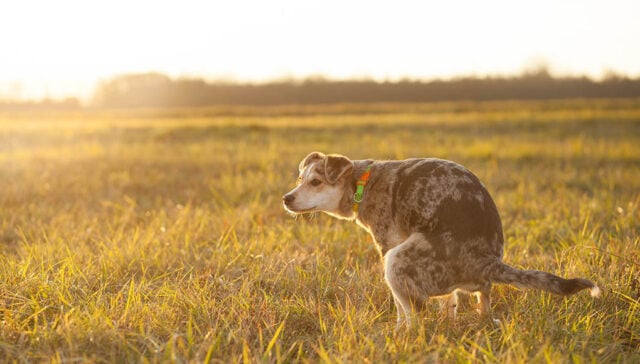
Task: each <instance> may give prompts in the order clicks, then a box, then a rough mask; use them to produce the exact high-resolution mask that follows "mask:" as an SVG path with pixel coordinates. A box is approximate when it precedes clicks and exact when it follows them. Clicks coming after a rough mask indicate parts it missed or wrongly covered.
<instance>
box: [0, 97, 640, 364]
mask: <svg viewBox="0 0 640 364" xmlns="http://www.w3.org/2000/svg"><path fill="white" fill-rule="evenodd" d="M312 150H319V151H324V152H332V153H342V154H345V155H348V156H349V157H351V158H353V159H359V158H378V159H400V158H407V157H414V156H434V157H440V158H447V159H452V160H455V161H457V162H459V163H461V164H463V165H465V166H467V167H468V168H469V169H471V170H472V171H474V172H475V173H476V174H477V175H478V176H479V177H480V179H481V180H483V181H484V183H485V185H486V186H487V188H488V189H489V191H490V192H491V193H492V195H493V196H494V199H495V201H496V204H497V205H498V209H499V211H500V212H501V216H502V220H503V225H504V229H505V236H506V239H507V244H506V246H505V261H507V262H509V263H510V264H512V265H515V266H518V267H526V268H530V269H540V270H546V271H551V272H554V273H557V274H559V275H563V276H571V277H574V276H579V277H585V278H589V279H592V280H594V281H595V282H597V283H598V284H600V285H602V286H603V287H604V289H605V294H604V295H603V297H602V298H600V299H597V300H594V299H592V298H591V297H590V296H589V295H588V294H587V293H586V292H582V293H580V294H578V295H576V296H572V297H569V298H559V297H555V296H552V295H550V294H547V293H543V292H538V291H522V290H518V289H516V288H514V287H511V286H504V285H496V286H494V288H493V291H492V296H493V309H494V313H495V316H496V317H497V318H499V319H500V320H501V322H502V323H501V324H500V326H498V327H494V326H492V325H488V324H487V323H486V322H483V321H481V320H479V318H478V316H477V314H476V313H475V312H474V310H473V304H472V300H471V299H470V298H469V299H466V298H465V297H464V296H463V297H461V304H462V307H461V308H460V310H459V312H460V317H459V322H457V323H456V324H455V325H451V324H449V323H448V322H447V321H446V320H445V318H444V317H443V314H442V313H441V312H440V310H439V308H438V304H437V302H434V303H433V305H432V306H431V307H429V308H428V309H427V311H426V312H425V313H424V315H423V316H422V317H423V319H422V321H421V324H420V325H419V327H417V328H413V329H411V330H401V331H399V332H394V328H395V315H396V313H395V308H393V304H392V302H391V298H390V295H389V292H388V290H387V288H386V286H385V284H384V281H383V277H382V266H381V260H380V257H379V256H378V254H377V252H376V251H375V248H374V246H373V243H372V242H371V240H370V238H369V237H368V236H367V235H366V234H365V233H364V232H363V231H362V230H360V229H359V228H358V227H357V226H356V225H355V224H354V223H348V222H344V221H337V220H334V219H331V218H329V217H328V216H324V215H321V214H317V215H315V216H312V217H309V218H298V219H293V218H292V217H290V216H289V215H287V214H286V213H285V212H284V211H283V209H282V206H281V196H282V195H283V194H284V193H285V192H286V191H288V190H289V189H290V188H291V187H292V186H293V184H294V182H295V178H296V174H297V170H296V167H297V164H298V162H299V161H300V159H301V158H303V157H304V156H305V155H306V154H307V153H308V152H310V151H312ZM0 188H1V190H0V320H1V323H0V358H4V359H8V360H16V361H33V362H41V361H48V360H50V359H53V361H56V362H78V361H80V362H82V361H94V362H130V361H133V362H138V361H140V362H146V361H149V362H165V361H168V362H207V361H210V362H220V363H228V362H299V361H303V362H304V361H308V362H364V363H380V362H467V361H471V362H495V363H519V362H534V363H536V362H553V363H563V362H575V363H584V362H597V363H606V362H628V363H632V362H639V361H640V353H639V351H640V100H617V101H611V100H588V101H581V100H573V101H546V102H494V103H491V102H488V103H436V104H419V105H414V104H408V105H329V106H308V107H302V106H298V107H271V108H250V107H245V108H215V109H196V110H169V111H139V110H138V111H95V110H86V111H77V112H56V113H45V112H38V113H36V112H32V113H29V112H20V113H0Z"/></svg>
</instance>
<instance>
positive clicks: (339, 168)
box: [324, 154, 353, 185]
mask: <svg viewBox="0 0 640 364" xmlns="http://www.w3.org/2000/svg"><path fill="white" fill-rule="evenodd" d="M349 172H353V162H352V161H351V160H350V159H349V158H347V157H345V156H343V155H339V154H330V155H328V156H326V158H325V160H324V177H325V178H326V179H327V183H329V184H331V185H332V184H334V183H336V182H338V179H340V177H342V176H344V175H345V174H347V173H349Z"/></svg>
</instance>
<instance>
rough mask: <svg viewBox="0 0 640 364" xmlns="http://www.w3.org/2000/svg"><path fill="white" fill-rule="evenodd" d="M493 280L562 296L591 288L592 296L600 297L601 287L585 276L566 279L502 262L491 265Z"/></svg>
mask: <svg viewBox="0 0 640 364" xmlns="http://www.w3.org/2000/svg"><path fill="white" fill-rule="evenodd" d="M490 276H491V281H492V282H495V283H506V284H513V285H515V286H517V287H520V288H535V289H541V290H545V291H548V292H551V293H553V294H557V295H560V296H569V295H572V294H575V293H577V292H579V291H582V290H583V289H587V288H589V289H590V290H591V292H590V293H591V296H592V297H599V296H600V294H601V290H600V287H598V286H596V284H595V283H593V282H591V281H590V280H588V279H584V278H573V279H564V278H561V277H558V276H556V275H553V274H551V273H547V272H541V271H538V270H520V269H517V268H514V267H511V266H509V265H507V264H504V263H502V262H495V264H493V266H492V267H491V273H490Z"/></svg>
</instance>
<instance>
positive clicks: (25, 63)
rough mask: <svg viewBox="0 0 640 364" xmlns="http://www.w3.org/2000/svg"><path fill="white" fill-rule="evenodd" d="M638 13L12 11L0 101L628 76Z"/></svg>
mask: <svg viewBox="0 0 640 364" xmlns="http://www.w3.org/2000/svg"><path fill="white" fill-rule="evenodd" d="M638 14H640V2H637V1H620V0H614V1H606V2H605V1H548V0H544V1H535V2H534V1H528V2H513V1H498V0H490V1H482V2H479V1H449V2H444V1H437V2H436V1H394V2H381V1H380V2H379V1H348V2H345V1H333V0H331V1H322V2H302V1H292V0H284V1H268V2H266V1H246V0H245V1H191V0H187V1H179V2H178V1H174V2H169V1H121V0H117V1H109V2H87V1H75V0H61V1H55V2H51V1H32V0H26V1H11V2H4V3H3V4H2V5H0V56H1V57H0V65H1V67H0V99H3V98H16V99H30V98H42V97H53V98H62V97H68V96H77V97H80V98H89V97H91V95H92V93H93V91H94V88H95V86H96V84H97V82H99V81H101V80H106V79H109V78H110V77H113V76H115V75H118V74H123V73H137V72H151V71H154V72H161V73H165V74H167V75H169V76H172V77H203V78H205V79H207V80H219V79H223V80H233V81H242V82H264V81H268V80H273V79H278V78H304V77H309V76H317V75H322V76H325V77H329V78H338V79H344V78H374V79H377V80H397V79H401V78H419V79H432V78H447V77H454V76H461V75H486V74H490V75H511V74H517V73H520V72H521V71H522V70H523V68H527V67H536V66H537V65H539V64H541V63H548V65H549V67H550V70H551V71H552V72H553V73H554V74H560V75H562V74H572V75H575V74H586V75H588V76H591V77H596V78H597V77H601V76H602V75H603V74H604V73H605V72H607V71H616V72H619V73H622V74H626V75H630V76H634V77H635V76H638V75H640V47H638V46H637V43H638V39H640V22H638Z"/></svg>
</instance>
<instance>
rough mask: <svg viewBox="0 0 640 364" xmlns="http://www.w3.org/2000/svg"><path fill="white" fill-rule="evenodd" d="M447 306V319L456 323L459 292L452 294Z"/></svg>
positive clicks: (448, 298)
mask: <svg viewBox="0 0 640 364" xmlns="http://www.w3.org/2000/svg"><path fill="white" fill-rule="evenodd" d="M445 304H446V305H447V317H448V318H449V320H451V322H456V315H457V312H458V291H453V292H451V295H450V296H449V297H447V300H446V302H445Z"/></svg>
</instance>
